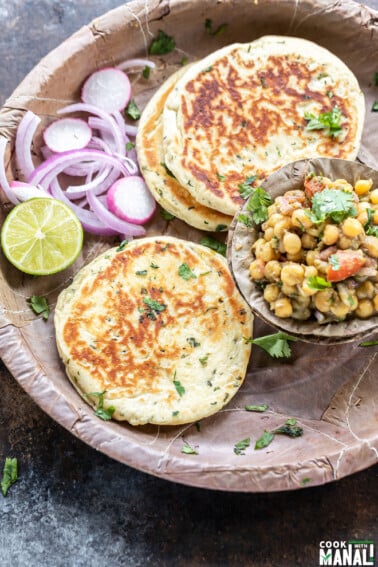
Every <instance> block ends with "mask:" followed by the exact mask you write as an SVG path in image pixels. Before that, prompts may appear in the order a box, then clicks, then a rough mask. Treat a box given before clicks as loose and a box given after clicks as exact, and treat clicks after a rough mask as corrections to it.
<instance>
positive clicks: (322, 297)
mask: <svg viewBox="0 0 378 567" xmlns="http://www.w3.org/2000/svg"><path fill="white" fill-rule="evenodd" d="M333 296H334V291H333V289H322V290H321V291H318V293H317V294H316V295H315V296H314V304H315V307H316V309H317V310H318V311H321V312H322V313H327V312H328V311H329V310H330V306H331V303H332V298H333Z"/></svg>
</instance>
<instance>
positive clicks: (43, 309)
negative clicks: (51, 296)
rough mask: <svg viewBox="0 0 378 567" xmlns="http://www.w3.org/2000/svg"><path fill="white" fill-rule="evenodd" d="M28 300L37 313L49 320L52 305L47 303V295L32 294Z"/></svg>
mask: <svg viewBox="0 0 378 567" xmlns="http://www.w3.org/2000/svg"><path fill="white" fill-rule="evenodd" d="M26 302H27V303H28V304H29V305H30V308H31V309H32V310H33V311H34V313H36V315H42V317H43V319H45V320H46V321H47V319H48V318H49V315H50V307H49V304H48V303H47V299H46V297H43V296H40V295H32V296H31V297H29V298H28V299H27V300H26Z"/></svg>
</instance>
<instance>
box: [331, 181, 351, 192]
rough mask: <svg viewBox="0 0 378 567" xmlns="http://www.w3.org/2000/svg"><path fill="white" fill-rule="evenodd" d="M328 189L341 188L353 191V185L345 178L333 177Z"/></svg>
mask: <svg viewBox="0 0 378 567" xmlns="http://www.w3.org/2000/svg"><path fill="white" fill-rule="evenodd" d="M329 189H342V190H343V191H353V185H351V184H350V183H348V181H347V180H346V179H335V181H331V183H329Z"/></svg>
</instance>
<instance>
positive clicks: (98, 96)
mask: <svg viewBox="0 0 378 567" xmlns="http://www.w3.org/2000/svg"><path fill="white" fill-rule="evenodd" d="M130 98H131V85H130V81H129V78H128V77H127V75H126V74H125V73H124V72H123V71H121V70H120V69H115V68H114V67H107V68H104V69H100V70H98V71H95V72H94V73H92V75H90V76H89V77H88V79H87V80H86V81H85V83H84V86H83V90H82V93H81V100H82V101H83V102H85V103H87V104H93V105H94V106H97V108H101V109H102V110H105V111H106V112H109V113H113V112H117V111H119V110H123V109H124V108H126V106H127V104H128V102H129V100H130Z"/></svg>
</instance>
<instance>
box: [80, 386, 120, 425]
mask: <svg viewBox="0 0 378 567" xmlns="http://www.w3.org/2000/svg"><path fill="white" fill-rule="evenodd" d="M105 393H106V390H104V391H103V392H91V393H90V394H87V395H88V396H94V397H96V398H98V403H97V407H96V409H95V415H97V417H100V418H101V419H103V420H104V421H109V420H110V419H112V416H113V413H114V412H115V407H114V406H109V407H107V408H104V394H105Z"/></svg>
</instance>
